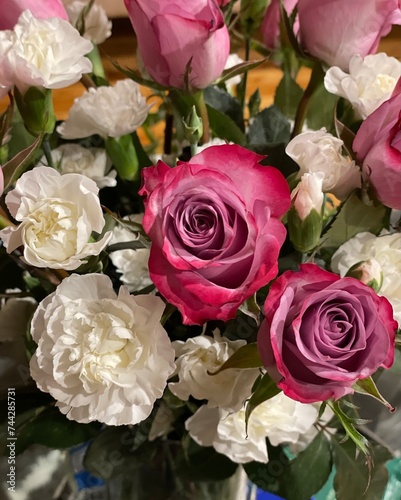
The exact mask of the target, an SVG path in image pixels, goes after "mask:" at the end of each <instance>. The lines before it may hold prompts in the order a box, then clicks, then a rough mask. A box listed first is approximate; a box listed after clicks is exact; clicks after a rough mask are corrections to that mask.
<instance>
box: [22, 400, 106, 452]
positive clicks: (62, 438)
mask: <svg viewBox="0 0 401 500" xmlns="http://www.w3.org/2000/svg"><path fill="white" fill-rule="evenodd" d="M100 427H101V424H99V423H97V422H96V423H91V424H79V423H78V422H75V421H74V420H68V418H67V417H66V416H65V415H63V414H62V413H61V412H60V410H59V409H58V408H54V407H53V408H47V409H45V410H43V411H42V412H40V413H39V414H38V415H36V416H35V417H34V418H33V419H30V420H28V422H26V423H24V424H23V425H22V427H21V428H20V429H17V438H18V439H17V441H16V452H17V453H21V452H23V451H24V450H25V449H26V448H28V446H30V445H33V444H42V445H44V446H47V447H49V448H57V449H63V448H69V447H70V446H74V445H77V444H80V443H83V442H85V441H87V440H88V439H91V438H93V437H94V436H96V435H97V433H98V432H99V430H100Z"/></svg>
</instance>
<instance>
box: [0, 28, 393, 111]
mask: <svg viewBox="0 0 401 500" xmlns="http://www.w3.org/2000/svg"><path fill="white" fill-rule="evenodd" d="M100 51H101V54H102V59H103V63H104V67H105V71H106V74H107V77H108V79H109V80H110V81H111V82H115V81H116V80H118V79H121V78H125V77H124V75H122V74H121V73H120V72H119V71H118V70H117V69H116V68H115V67H114V66H113V64H112V62H111V61H112V60H115V61H118V62H119V64H120V65H121V66H128V67H130V68H136V60H135V51H136V48H135V37H134V33H133V30H132V28H131V26H130V24H129V21H128V20H127V19H119V20H114V21H113V35H112V37H111V38H109V39H108V40H106V42H105V43H103V44H102V45H101V46H100ZM379 51H383V52H386V53H387V54H389V55H392V56H394V57H396V58H397V59H400V60H401V30H400V29H399V27H398V26H397V27H395V28H394V29H393V32H392V33H391V36H389V37H387V38H386V39H384V40H382V43H381V46H380V49H379ZM253 56H254V57H255V58H261V56H259V55H258V54H253ZM309 75H310V71H309V70H308V69H307V68H303V69H301V71H300V72H299V74H298V77H297V81H298V83H299V84H300V85H301V87H303V88H305V87H306V85H307V83H308V81H309ZM281 77H282V72H281V70H280V69H278V68H277V67H275V66H274V65H273V64H271V63H268V62H267V63H264V64H263V65H261V66H259V67H258V68H256V69H254V70H252V71H250V72H249V76H248V86H247V93H248V95H251V94H252V93H253V92H254V91H255V90H256V89H257V88H259V89H260V92H261V96H262V107H267V106H269V105H270V104H272V103H273V99H274V92H275V89H276V87H277V85H278V83H279V82H280V79H281ZM84 91H85V88H84V87H83V85H82V84H81V83H77V84H75V85H72V86H70V87H68V88H65V89H60V90H55V91H54V93H53V99H54V108H55V112H56V116H57V119H59V120H64V119H65V118H66V117H67V116H68V110H69V109H70V107H71V105H72V103H73V102H74V99H75V98H76V97H78V96H80V95H81V94H82V93H83V92H84ZM143 92H144V94H145V95H150V94H151V91H149V89H143ZM7 102H8V100H7V98H4V99H3V100H2V101H1V100H0V112H1V111H3V110H4V109H5V106H6V105H7Z"/></svg>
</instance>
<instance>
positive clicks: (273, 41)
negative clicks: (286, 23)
mask: <svg viewBox="0 0 401 500" xmlns="http://www.w3.org/2000/svg"><path fill="white" fill-rule="evenodd" d="M297 2H298V0H284V1H283V4H284V7H285V10H286V11H287V14H288V15H290V14H291V13H292V11H293V10H294V9H295V7H296V5H297ZM296 27H298V22H296ZM261 29H262V37H263V43H264V44H265V45H266V47H269V49H275V48H277V47H278V46H279V45H280V0H272V2H271V3H270V5H269V6H268V8H267V10H266V14H265V17H264V19H263V24H262V28H261Z"/></svg>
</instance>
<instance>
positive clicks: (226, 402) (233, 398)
mask: <svg viewBox="0 0 401 500" xmlns="http://www.w3.org/2000/svg"><path fill="white" fill-rule="evenodd" d="M245 344H246V342H245V340H229V339H227V338H225V337H221V336H220V334H219V332H218V330H215V331H214V338H211V337H208V336H206V335H199V336H198V337H193V338H190V339H188V340H186V341H185V342H182V341H176V342H173V347H174V349H175V352H176V356H177V360H176V364H177V370H176V374H177V375H178V378H179V381H178V382H172V383H170V384H169V388H170V390H171V392H172V393H173V394H175V395H176V396H177V397H178V398H180V399H182V400H183V401H186V400H187V399H188V398H189V396H193V397H194V398H196V399H207V400H208V403H207V404H208V407H211V408H213V407H217V406H218V407H222V408H227V409H230V410H234V411H236V410H238V409H239V408H241V407H242V404H243V402H244V401H245V399H246V398H248V397H249V396H250V395H251V390H252V385H253V383H254V382H255V380H256V378H257V377H258V375H259V370H258V369H249V370H239V369H234V368H230V369H228V370H223V371H222V372H220V373H218V374H217V375H209V374H208V371H209V372H211V373H213V372H216V371H217V370H218V368H220V367H221V366H222V365H223V363H224V362H225V361H227V359H228V358H229V357H230V356H231V355H232V354H233V353H234V352H235V351H237V350H238V349H239V348H240V347H241V346H243V345H245Z"/></svg>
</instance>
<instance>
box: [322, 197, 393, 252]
mask: <svg viewBox="0 0 401 500" xmlns="http://www.w3.org/2000/svg"><path fill="white" fill-rule="evenodd" d="M385 217H386V208H385V207H384V206H383V205H378V206H374V205H365V203H363V201H361V200H360V199H359V198H358V196H357V195H356V194H355V193H353V194H351V196H349V198H348V199H347V200H346V201H345V202H344V204H343V205H342V207H341V209H340V212H339V214H338V215H337V217H336V219H335V220H334V222H333V224H332V225H331V227H330V229H329V230H328V231H327V232H326V234H324V235H323V237H322V240H321V241H322V244H321V246H320V248H321V249H324V251H325V255H326V256H327V257H328V258H331V256H332V255H333V253H334V252H335V251H336V250H337V249H338V247H339V246H340V245H342V244H343V243H345V242H346V241H348V240H349V239H350V238H352V237H353V236H355V235H356V234H358V233H361V232H363V231H369V232H371V233H373V234H379V232H380V231H381V229H382V228H383V226H384V220H385Z"/></svg>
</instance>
